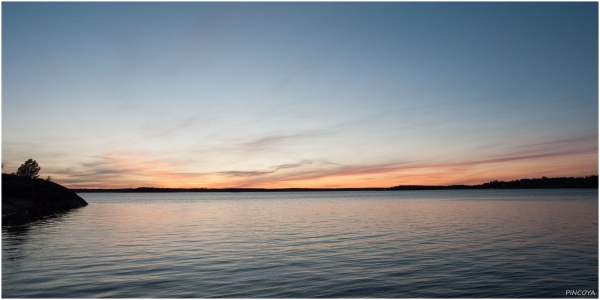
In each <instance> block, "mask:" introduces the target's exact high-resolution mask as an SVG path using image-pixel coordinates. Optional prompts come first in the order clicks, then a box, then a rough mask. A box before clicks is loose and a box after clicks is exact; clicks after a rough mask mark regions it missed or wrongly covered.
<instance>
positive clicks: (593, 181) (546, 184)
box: [71, 175, 598, 193]
mask: <svg viewBox="0 0 600 300" xmlns="http://www.w3.org/2000/svg"><path fill="white" fill-rule="evenodd" d="M597 188H598V175H592V176H587V177H557V178H548V177H542V178H534V179H519V180H513V181H498V180H495V181H490V182H487V183H483V184H478V185H447V186H437V185H398V186H394V187H390V188H279V189H277V188H275V189H267V188H220V189H216V188H159V187H138V188H117V189H93V188H92V189H71V190H72V191H74V192H77V193H173V192H228V193H239V192H326V191H389V190H406V191H408V190H475V189H597Z"/></svg>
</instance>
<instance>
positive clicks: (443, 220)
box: [2, 190, 598, 298]
mask: <svg viewBox="0 0 600 300" xmlns="http://www.w3.org/2000/svg"><path fill="white" fill-rule="evenodd" d="M81 196H82V197H83V198H84V199H86V201H88V202H89V203H90V205H89V206H87V207H84V208H81V209H77V210H73V211H71V212H69V213H67V214H64V215H61V216H59V217H56V218H49V219H45V220H39V221H36V222H34V223H31V224H29V225H23V226H21V227H19V226H15V227H3V231H2V235H3V236H2V242H3V243H2V293H3V294H2V295H3V296H4V297H78V298H81V297H125V298H129V297H261V298H264V297H291V298H298V297H444V296H451V297H564V296H565V290H567V289H586V290H595V293H596V295H597V294H598V289H597V288H598V275H597V274H598V223H597V221H598V194H597V190H538V191H535V190H529V191H527V190H523V191H390V192H321V193H315V192H313V193H235V194H229V193H223V194H218V193H170V194H81Z"/></svg>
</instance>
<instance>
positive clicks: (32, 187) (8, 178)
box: [2, 174, 88, 224]
mask: <svg viewBox="0 0 600 300" xmlns="http://www.w3.org/2000/svg"><path fill="white" fill-rule="evenodd" d="M86 205H88V203H87V202H86V201H85V200H83V199H82V198H81V197H79V196H78V195H77V194H75V193H74V192H73V191H71V190H69V189H67V188H66V187H64V186H62V185H60V184H57V183H54V182H51V181H48V180H44V179H31V178H28V177H23V176H17V175H9V174H2V224H8V223H13V224H14V223H25V222H29V221H32V220H34V219H36V218H39V217H43V216H48V215H53V214H55V213H59V212H64V211H67V210H69V209H72V208H79V207H83V206H86Z"/></svg>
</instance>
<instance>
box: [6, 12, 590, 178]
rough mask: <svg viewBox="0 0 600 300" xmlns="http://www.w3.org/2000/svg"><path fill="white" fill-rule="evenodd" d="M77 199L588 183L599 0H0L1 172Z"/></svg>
mask: <svg viewBox="0 0 600 300" xmlns="http://www.w3.org/2000/svg"><path fill="white" fill-rule="evenodd" d="M28 158H33V159H35V160H37V162H38V163H39V164H40V166H41V168H42V169H41V171H40V177H43V178H45V177H47V176H51V177H52V179H53V181H55V182H57V183H60V184H63V185H65V186H67V187H71V188H86V187H87V188H94V187H100V188H118V187H139V186H153V187H216V188H220V187H265V188H276V187H281V188H285V187H390V186H395V185H404V184H426V185H448V184H479V183H483V182H487V181H490V180H514V179H520V178H532V177H541V176H548V177H559V176H560V177H562V176H586V175H595V174H598V3H595V2H586V3H515V2H511V3H427V2H425V3H423V2H421V3H192V2H184V3H141V2H140V3H68V2H67V3H23V2H21V3H12V2H3V3H2V162H3V163H4V164H5V171H6V172H15V171H16V169H17V168H18V167H19V166H20V165H21V163H23V162H24V161H25V160H27V159H28Z"/></svg>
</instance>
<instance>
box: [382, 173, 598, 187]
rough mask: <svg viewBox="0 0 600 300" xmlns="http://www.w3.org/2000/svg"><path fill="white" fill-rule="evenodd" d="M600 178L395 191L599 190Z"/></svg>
mask: <svg viewBox="0 0 600 300" xmlns="http://www.w3.org/2000/svg"><path fill="white" fill-rule="evenodd" d="M597 188H598V176H597V175H592V176H587V177H557V178H548V177H542V178H533V179H518V180H513V181H508V182H506V181H498V180H494V181H490V182H487V183H484V184H478V185H448V186H431V185H399V186H395V187H392V189H394V190H459V189H462V190H464V189H597Z"/></svg>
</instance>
